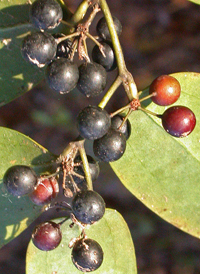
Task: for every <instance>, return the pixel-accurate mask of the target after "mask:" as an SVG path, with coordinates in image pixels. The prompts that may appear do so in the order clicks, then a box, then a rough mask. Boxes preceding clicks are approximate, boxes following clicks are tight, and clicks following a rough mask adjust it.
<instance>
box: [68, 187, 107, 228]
mask: <svg viewBox="0 0 200 274" xmlns="http://www.w3.org/2000/svg"><path fill="white" fill-rule="evenodd" d="M71 208H72V213H73V214H74V216H75V217H76V219H77V220H78V221H80V222H81V223H83V224H93V223H94V222H97V221H98V220H100V219H101V218H102V217H103V215H104V213H105V202H104V200H103V198H102V197H101V196H100V195H99V194H98V193H97V192H95V191H92V190H86V191H82V192H78V193H77V194H76V195H75V196H74V198H73V200H72V205H71Z"/></svg>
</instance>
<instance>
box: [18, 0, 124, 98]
mask: <svg viewBox="0 0 200 274" xmlns="http://www.w3.org/2000/svg"><path fill="white" fill-rule="evenodd" d="M98 11H99V9H97V8H96V9H94V11H93V13H94V14H96V13H97V12H98ZM62 18H63V13H62V9H61V7H60V5H59V4H58V3H57V2H56V1H55V0H37V1H35V2H34V4H33V5H32V6H31V10H30V21H31V23H32V24H33V26H34V27H35V28H37V29H39V30H40V31H39V32H33V33H31V34H29V35H28V36H27V37H25V39H24V41H23V44H22V49H21V51H22V56H23V57H24V59H25V60H27V61H28V62H30V63H31V64H33V65H37V66H38V67H39V68H42V67H44V66H46V70H45V78H46V82H47V83H48V85H49V87H50V88H51V89H53V90H55V91H56V92H59V93H68V92H70V91H71V90H73V89H74V88H75V87H77V88H78V90H79V91H80V92H81V93H82V94H84V95H85V96H87V97H90V96H91V97H94V96H98V95H99V94H101V93H102V91H103V90H104V89H105V87H106V83H107V73H106V72H107V71H112V70H114V69H115V68H116V67H117V64H116V59H115V54H114V51H113V47H112V43H111V39H110V34H109V30H108V26H107V24H106V21H105V18H104V17H103V18H101V19H100V20H99V22H98V24H97V33H98V35H99V40H100V41H101V43H100V42H99V41H97V39H96V38H95V37H94V36H92V35H91V39H92V40H94V41H95V42H96V45H95V46H94V48H93V50H92V60H93V61H92V62H91V61H90V58H89V56H88V54H87V51H86V49H85V47H84V46H83V43H84V42H83V41H85V37H86V36H87V35H90V34H89V32H88V31H89V25H90V24H91V22H90V21H91V20H90V19H88V21H87V22H86V23H85V24H78V26H76V30H75V32H74V34H72V35H64V34H62V33H57V34H54V35H51V34H50V33H48V32H47V30H48V29H54V28H55V27H57V26H58V25H59V24H60V22H62ZM113 20H114V23H115V27H116V30H117V33H118V34H119V35H120V33H121V30H122V26H121V23H120V22H119V20H118V19H117V18H116V17H113ZM68 37H69V38H68ZM77 47H78V51H79V58H80V59H85V60H86V62H85V63H83V64H81V65H80V66H79V67H78V66H77V64H76V63H75V62H74V61H73V59H74V54H75V52H76V50H77Z"/></svg>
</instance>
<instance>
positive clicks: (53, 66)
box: [3, 0, 196, 272]
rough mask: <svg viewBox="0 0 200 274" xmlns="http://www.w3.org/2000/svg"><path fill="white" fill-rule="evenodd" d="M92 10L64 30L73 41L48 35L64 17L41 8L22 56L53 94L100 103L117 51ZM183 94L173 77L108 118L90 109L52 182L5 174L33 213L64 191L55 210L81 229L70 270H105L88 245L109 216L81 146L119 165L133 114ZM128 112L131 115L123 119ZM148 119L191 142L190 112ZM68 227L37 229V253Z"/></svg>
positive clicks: (49, 1) (39, 2)
mask: <svg viewBox="0 0 200 274" xmlns="http://www.w3.org/2000/svg"><path fill="white" fill-rule="evenodd" d="M91 2H92V1H91ZM91 5H92V8H93V10H92V12H91V14H90V16H89V18H88V19H87V20H86V22H84V23H78V24H77V25H75V26H74V25H73V26H71V25H70V22H69V23H67V24H68V26H70V27H71V28H72V29H73V30H72V31H71V34H69V35H64V34H60V33H58V34H54V35H51V34H50V33H48V32H47V30H48V29H54V28H55V27H57V26H58V25H59V24H60V23H61V22H62V18H63V13H62V9H61V7H60V5H59V4H58V3H57V2H56V1H55V0H36V1H35V2H34V3H33V5H32V6H31V10H30V21H31V23H32V24H33V25H34V27H36V28H38V29H39V31H37V32H34V33H32V34H30V35H28V36H27V37H26V38H25V39H24V41H23V44H22V55H23V57H24V58H25V59H26V60H27V61H28V62H30V63H31V64H34V65H37V66H38V67H39V68H41V67H44V66H46V70H45V78H46V81H47V83H48V85H49V86H50V88H52V89H53V90H55V91H57V92H59V93H67V92H70V91H71V90H73V89H74V88H75V87H77V89H78V90H79V91H80V92H81V93H82V94H84V95H85V96H87V97H93V96H98V95H99V94H100V93H102V91H103V90H104V89H105V86H106V82H107V72H109V71H112V70H114V69H115V68H116V67H117V62H116V58H115V53H114V50H113V45H114V44H112V39H111V34H110V31H109V29H108V25H107V23H106V19H105V17H103V18H101V19H100V20H99V22H98V24H97V27H96V31H97V34H98V38H96V37H94V36H92V35H91V34H90V33H89V26H90V24H91V22H92V20H93V19H94V17H95V15H96V13H97V12H98V11H99V10H100V8H99V5H98V3H96V4H91ZM112 19H113V25H114V27H115V31H116V35H118V36H119V35H120V34H121V31H122V26H121V23H120V21H119V20H118V19H117V18H116V17H113V18H112ZM65 23H66V22H65ZM86 38H90V39H92V40H93V41H94V42H95V44H96V45H95V46H94V48H93V49H92V54H91V55H92V62H91V61H90V57H89V55H88V52H87V46H86ZM76 52H78V55H79V59H80V60H84V61H85V62H83V63H82V64H81V65H80V66H79V67H78V66H77V64H76V63H75V62H74V55H75V53H76ZM121 78H122V79H121V83H123V84H124V86H127V79H125V77H124V78H123V77H121ZM123 81H124V82H123ZM180 94H181V86H180V84H179V82H178V81H177V80H176V79H175V78H174V77H172V76H169V75H162V76H160V77H158V78H156V79H155V80H154V81H153V82H152V84H151V85H150V87H149V95H148V96H147V97H144V98H142V99H138V98H131V99H130V98H129V99H130V100H129V101H130V102H129V104H128V105H127V106H125V107H122V108H121V109H119V110H117V111H116V112H114V113H111V114H109V113H108V112H107V111H106V110H105V109H104V108H103V107H101V104H99V106H94V105H89V106H87V107H85V108H84V109H82V110H81V111H80V112H79V114H78V117H77V128H78V131H79V134H80V136H79V138H78V139H77V140H78V141H75V142H72V143H70V144H69V147H67V149H66V150H65V151H64V152H63V153H62V155H61V156H60V157H59V158H58V159H57V164H58V169H57V171H56V172H55V174H51V175H40V176H37V175H36V173H35V171H34V170H33V169H32V168H30V167H28V166H22V165H21V166H19V165H18V166H12V167H10V168H9V169H8V170H7V171H6V173H5V175H4V178H3V182H4V184H5V186H6V188H7V190H8V192H9V193H10V194H12V195H14V196H18V197H20V196H23V195H29V197H30V199H31V201H32V202H33V203H35V204H36V205H48V204H50V203H52V201H54V200H55V198H56V196H57V194H58V192H59V189H62V191H63V193H64V196H65V197H67V198H70V199H71V200H70V203H65V205H64V203H63V204H62V203H61V204H57V206H59V207H62V208H67V209H69V210H70V217H71V220H72V223H73V224H76V225H78V226H79V227H80V229H81V234H80V235H79V236H78V237H77V238H76V239H75V240H74V239H73V240H72V241H71V242H70V243H69V247H70V248H72V253H71V257H72V262H73V263H74V265H75V266H76V267H77V269H79V270H80V271H82V272H91V271H94V270H96V269H98V268H99V267H100V265H101V264H102V262H103V250H102V248H101V246H100V245H99V244H98V243H97V242H96V241H94V240H93V239H88V238H87V235H86V234H85V227H86V226H89V225H93V224H94V223H95V222H97V221H99V220H100V219H101V218H102V217H103V216H104V213H105V202H104V200H103V198H102V197H101V196H100V195H99V194H98V193H97V192H95V191H94V190H93V188H92V182H94V181H95V180H96V179H97V178H98V175H99V171H100V170H99V164H98V162H97V161H96V160H95V159H93V158H92V157H91V156H90V155H86V154H85V150H84V147H82V144H83V143H82V142H84V140H85V139H88V140H91V141H93V152H94V155H95V156H96V157H97V159H98V160H99V161H104V162H112V161H116V160H118V159H120V158H121V157H122V156H123V154H124V153H125V150H126V142H127V140H128V138H129V137H130V134H131V124H130V122H129V120H128V117H129V115H130V114H131V112H133V111H137V110H142V111H147V110H146V109H144V108H143V107H142V106H141V102H142V101H144V100H146V99H149V98H151V99H152V101H153V102H154V103H156V104H158V105H160V106H168V105H171V104H174V103H175V102H176V101H177V100H178V98H179V97H180ZM138 97H139V96H138ZM126 110H128V112H127V113H126V114H125V111H126ZM147 112H149V111H147ZM149 113H150V114H153V115H156V116H157V117H159V118H161V119H162V125H163V128H164V129H165V130H166V131H167V132H168V133H169V134H171V135H172V136H174V137H184V136H187V135H189V134H190V133H191V132H192V131H193V129H194V127H195V124H196V118H195V115H194V113H193V112H192V111H191V110H190V109H189V108H187V107H185V106H180V105H178V106H171V107H169V108H168V109H167V110H165V112H164V113H163V114H162V115H158V114H155V113H152V112H149ZM59 176H61V177H62V178H63V181H62V187H61V188H59V185H58V181H57V178H58V177H59ZM55 205H56V203H55ZM66 205H67V206H66ZM63 222H64V221H62V222H60V223H55V222H52V221H49V222H45V223H42V224H39V225H38V226H36V228H35V229H34V231H33V234H32V240H33V243H34V244H35V246H36V247H37V248H39V249H40V250H43V251H51V250H53V249H55V248H56V247H57V246H58V245H59V244H60V242H61V240H62V231H61V226H62V223H63ZM71 227H72V225H71Z"/></svg>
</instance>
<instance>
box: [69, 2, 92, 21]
mask: <svg viewBox="0 0 200 274" xmlns="http://www.w3.org/2000/svg"><path fill="white" fill-rule="evenodd" d="M89 6H90V4H89V1H88V0H84V1H82V2H81V3H80V5H79V6H78V8H77V10H76V11H75V13H74V15H73V16H72V17H71V20H70V23H71V24H72V25H73V26H75V25H76V24H77V23H79V22H80V21H81V20H82V19H83V18H84V16H85V14H86V12H87V10H88V8H89Z"/></svg>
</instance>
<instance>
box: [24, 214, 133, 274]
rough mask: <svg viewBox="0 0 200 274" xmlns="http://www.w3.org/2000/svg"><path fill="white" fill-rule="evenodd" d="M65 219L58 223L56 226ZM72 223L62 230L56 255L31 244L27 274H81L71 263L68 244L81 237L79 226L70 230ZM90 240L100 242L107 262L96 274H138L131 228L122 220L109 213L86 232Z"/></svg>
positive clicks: (118, 216) (68, 222)
mask: <svg viewBox="0 0 200 274" xmlns="http://www.w3.org/2000/svg"><path fill="white" fill-rule="evenodd" d="M59 221H61V219H60V220H59V219H58V220H56V222H59ZM70 224H71V220H67V221H66V222H65V223H64V224H62V226H61V230H62V235H63V237H62V242H61V244H60V245H59V246H58V247H57V248H56V249H54V250H52V251H48V252H45V251H41V250H39V249H37V248H36V247H35V246H34V245H33V243H32V241H31V242H30V243H29V246H28V250H27V257H26V274H38V273H40V274H49V273H59V274H66V273H69V274H80V271H79V270H78V269H76V267H75V266H74V265H73V263H72V261H71V249H70V248H69V247H68V244H69V242H70V240H71V239H72V238H76V237H78V236H79V235H80V231H79V229H78V227H77V226H74V227H73V228H69V225H70ZM86 235H87V236H88V238H91V239H94V240H96V241H97V242H98V243H99V244H100V245H101V247H102V249H103V251H104V260H103V263H102V265H101V266H100V268H99V269H98V270H96V271H95V273H96V274H98V273H99V274H114V273H116V274H127V273H129V274H136V273H137V269H136V259H135V251H134V246H133V243H132V239H131V235H130V232H129V229H128V227H127V224H126V223H125V221H124V219H123V218H122V216H121V215H120V214H119V213H118V212H117V211H116V210H112V209H107V210H106V213H105V215H104V217H103V218H102V219H101V220H100V221H99V222H97V223H95V224H93V225H91V226H89V228H88V229H86Z"/></svg>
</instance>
